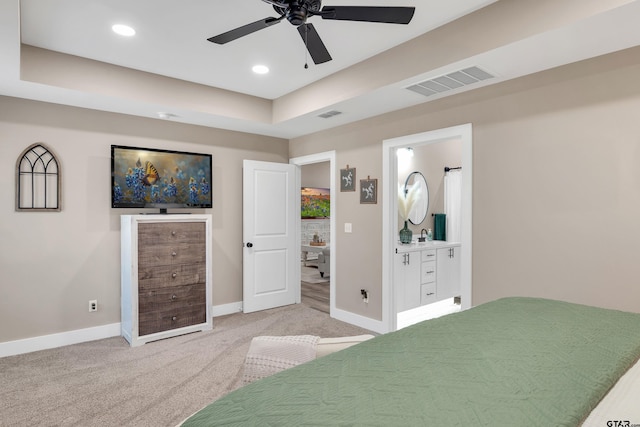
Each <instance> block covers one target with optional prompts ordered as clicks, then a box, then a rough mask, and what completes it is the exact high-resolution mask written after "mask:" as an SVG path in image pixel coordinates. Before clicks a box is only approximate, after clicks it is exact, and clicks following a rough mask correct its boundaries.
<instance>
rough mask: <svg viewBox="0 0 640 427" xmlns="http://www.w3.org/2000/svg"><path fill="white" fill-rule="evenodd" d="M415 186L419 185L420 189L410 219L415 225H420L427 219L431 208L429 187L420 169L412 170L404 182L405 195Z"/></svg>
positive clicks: (418, 188) (417, 188)
mask: <svg viewBox="0 0 640 427" xmlns="http://www.w3.org/2000/svg"><path fill="white" fill-rule="evenodd" d="M415 186H417V187H416V190H418V192H417V197H416V199H415V201H414V203H413V206H412V207H411V212H409V218H408V220H409V221H410V222H411V224H413V225H419V224H422V222H423V221H424V220H425V218H426V217H427V211H428V210H429V187H427V180H426V179H425V177H424V175H422V173H420V172H418V171H416V172H411V173H410V174H409V176H408V177H407V180H406V181H405V183H404V194H405V196H406V195H407V193H408V192H409V190H411V189H413V188H414V187H415Z"/></svg>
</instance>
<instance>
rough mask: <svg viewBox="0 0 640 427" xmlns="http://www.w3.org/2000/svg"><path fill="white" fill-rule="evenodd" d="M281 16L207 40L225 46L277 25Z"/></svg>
mask: <svg viewBox="0 0 640 427" xmlns="http://www.w3.org/2000/svg"><path fill="white" fill-rule="evenodd" d="M282 18H283V17H282V16H281V17H280V18H271V17H269V18H265V19H261V20H259V21H256V22H252V23H251V24H247V25H243V26H242V27H238V28H236V29H233V30H230V31H227V32H226V33H222V34H218V35H217V36H213V37H209V38H208V39H207V40H209V41H210V42H213V43H217V44H225V43H229V42H231V41H234V40H236V39H239V38H240V37H244V36H246V35H249V34H251V33H255V32H256V31H258V30H263V29H265V28H267V27H270V26H272V25H274V24H277V23H279V22H280V21H281V20H282Z"/></svg>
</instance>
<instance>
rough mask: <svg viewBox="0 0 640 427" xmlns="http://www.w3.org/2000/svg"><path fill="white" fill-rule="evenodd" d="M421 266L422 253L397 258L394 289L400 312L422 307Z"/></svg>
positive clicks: (400, 255)
mask: <svg viewBox="0 0 640 427" xmlns="http://www.w3.org/2000/svg"><path fill="white" fill-rule="evenodd" d="M420 264H421V259H420V252H405V253H399V254H396V256H395V266H394V288H395V297H396V310H397V311H398V312H400V311H405V310H410V309H412V308H415V307H418V306H420V298H421V296H420V293H421V292H420V291H421V290H420Z"/></svg>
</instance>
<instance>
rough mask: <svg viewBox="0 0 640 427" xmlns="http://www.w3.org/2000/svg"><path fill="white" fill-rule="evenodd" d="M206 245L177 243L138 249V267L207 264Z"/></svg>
mask: <svg viewBox="0 0 640 427" xmlns="http://www.w3.org/2000/svg"><path fill="white" fill-rule="evenodd" d="M205 256H206V251H205V247H204V243H176V244H172V245H151V246H144V247H143V246H139V247H138V265H144V266H146V267H153V266H157V265H178V264H198V263H204V262H205Z"/></svg>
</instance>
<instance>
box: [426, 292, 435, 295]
mask: <svg viewBox="0 0 640 427" xmlns="http://www.w3.org/2000/svg"><path fill="white" fill-rule="evenodd" d="M433 294H435V292H429V293H428V294H427V296H429V295H433Z"/></svg>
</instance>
